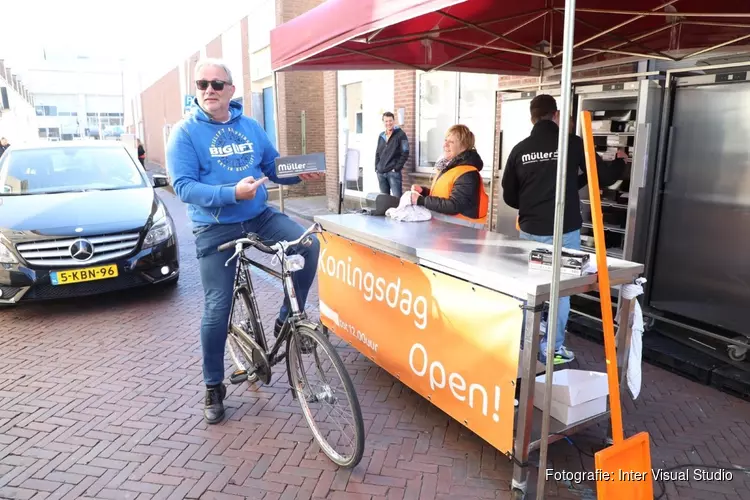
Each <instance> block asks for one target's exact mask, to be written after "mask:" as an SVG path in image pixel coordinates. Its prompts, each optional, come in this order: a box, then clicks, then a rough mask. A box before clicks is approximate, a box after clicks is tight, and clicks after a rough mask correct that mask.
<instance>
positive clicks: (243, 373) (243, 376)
mask: <svg viewBox="0 0 750 500" xmlns="http://www.w3.org/2000/svg"><path fill="white" fill-rule="evenodd" d="M249 376H250V375H249V374H248V373H247V370H237V371H236V372H234V373H232V374H231V375H230V376H229V383H231V384H232V385H237V384H241V383H243V382H247V378H248V377H249Z"/></svg>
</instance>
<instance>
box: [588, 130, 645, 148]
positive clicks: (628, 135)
mask: <svg viewBox="0 0 750 500" xmlns="http://www.w3.org/2000/svg"><path fill="white" fill-rule="evenodd" d="M593 135H594V137H597V136H598V137H602V136H609V135H618V136H619V135H621V136H623V137H635V132H594V134H593ZM612 147H614V146H612ZM621 147H623V148H624V147H626V146H621Z"/></svg>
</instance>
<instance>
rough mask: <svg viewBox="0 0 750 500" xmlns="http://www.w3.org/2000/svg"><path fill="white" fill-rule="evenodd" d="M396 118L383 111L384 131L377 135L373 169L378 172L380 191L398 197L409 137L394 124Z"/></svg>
mask: <svg viewBox="0 0 750 500" xmlns="http://www.w3.org/2000/svg"><path fill="white" fill-rule="evenodd" d="M395 123H396V118H395V117H394V116H393V113H391V112H390V111H387V112H385V113H383V125H385V131H384V132H382V133H381V134H380V136H379V137H378V147H377V149H376V150H375V171H376V172H377V173H378V183H379V184H380V192H381V193H383V194H392V195H393V196H396V197H398V198H400V197H401V194H402V188H401V183H402V176H401V171H402V170H403V168H404V165H405V164H406V160H408V159H409V138H408V137H406V132H404V131H403V130H401V128H399V127H397V126H395Z"/></svg>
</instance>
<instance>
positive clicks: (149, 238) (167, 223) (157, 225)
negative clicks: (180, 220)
mask: <svg viewBox="0 0 750 500" xmlns="http://www.w3.org/2000/svg"><path fill="white" fill-rule="evenodd" d="M171 237H172V221H171V220H170V219H169V216H168V215H167V213H166V211H165V210H164V207H163V206H161V205H160V206H159V210H157V211H156V214H154V223H153V225H152V226H151V229H149V231H148V234H146V238H145V239H144V240H143V248H150V247H152V246H154V245H158V244H159V243H162V242H165V241H167V240H168V239H169V238H171Z"/></svg>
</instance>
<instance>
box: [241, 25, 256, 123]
mask: <svg viewBox="0 0 750 500" xmlns="http://www.w3.org/2000/svg"><path fill="white" fill-rule="evenodd" d="M240 40H241V43H242V47H248V46H249V40H250V35H249V32H248V22H247V18H246V17H245V18H243V19H242V22H241V23H240ZM251 83H252V78H251V76H250V54H248V53H247V50H243V51H242V88H243V89H244V93H243V95H242V111H243V113H244V114H245V116H253V114H252V88H250V86H251Z"/></svg>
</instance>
